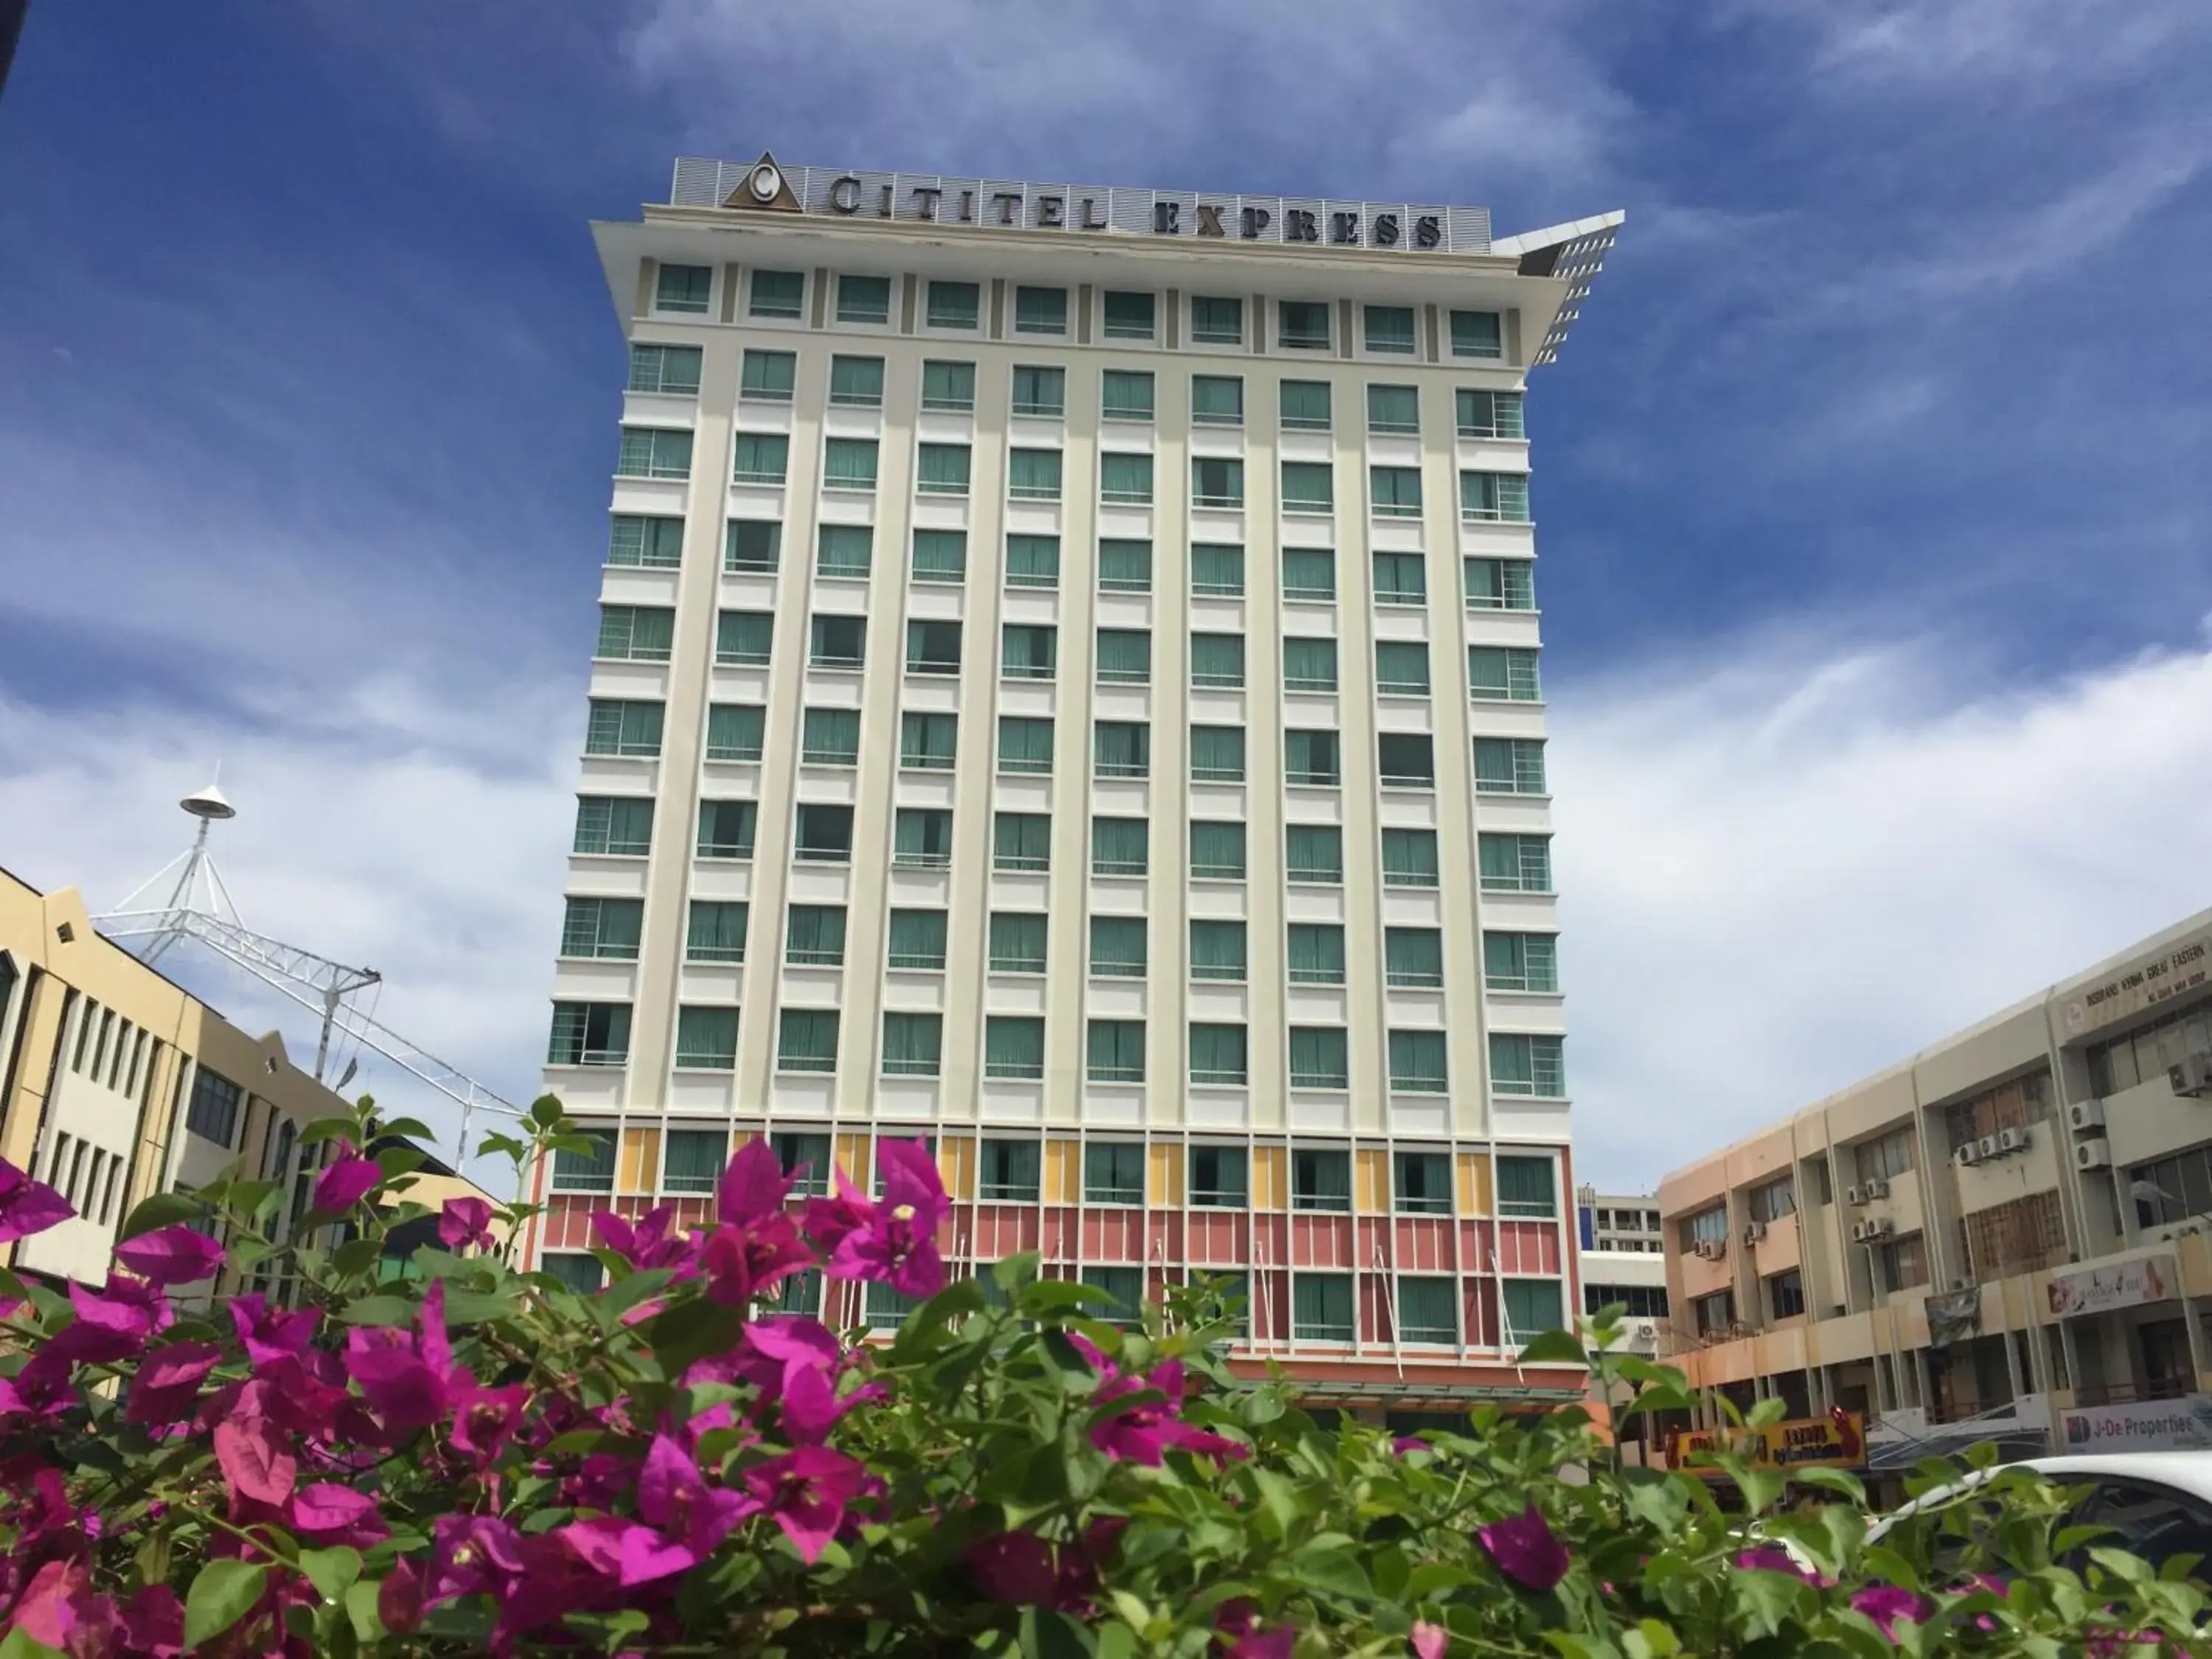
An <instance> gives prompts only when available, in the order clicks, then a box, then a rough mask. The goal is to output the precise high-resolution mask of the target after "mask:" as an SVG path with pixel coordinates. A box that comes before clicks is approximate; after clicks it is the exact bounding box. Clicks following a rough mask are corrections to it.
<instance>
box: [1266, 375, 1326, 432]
mask: <svg viewBox="0 0 2212 1659" xmlns="http://www.w3.org/2000/svg"><path fill="white" fill-rule="evenodd" d="M1279 397H1280V401H1279V404H1278V410H1279V414H1280V416H1281V419H1282V423H1283V428H1284V430H1285V431H1289V432H1326V431H1328V427H1329V418H1328V381H1327V380H1285V381H1284V382H1283V384H1282V390H1281V392H1280V394H1279Z"/></svg>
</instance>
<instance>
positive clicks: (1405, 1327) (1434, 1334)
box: [1397, 1273, 1459, 1346]
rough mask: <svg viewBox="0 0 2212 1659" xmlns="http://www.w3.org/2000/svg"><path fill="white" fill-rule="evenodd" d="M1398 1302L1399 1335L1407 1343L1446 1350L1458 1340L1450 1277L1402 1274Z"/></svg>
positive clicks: (1455, 1295)
mask: <svg viewBox="0 0 2212 1659" xmlns="http://www.w3.org/2000/svg"><path fill="white" fill-rule="evenodd" d="M1397 1298H1398V1334H1399V1335H1400V1336H1401V1337H1403V1338H1404V1339H1405V1340H1407V1341H1408V1342H1433V1343H1437V1344H1439V1345H1444V1346H1449V1345H1451V1344H1455V1343H1456V1342H1457V1341H1458V1340H1459V1300H1458V1292H1457V1291H1456V1289H1455V1286H1454V1285H1453V1282H1452V1279H1451V1278H1450V1276H1449V1274H1446V1275H1443V1276H1442V1277H1438V1276H1436V1275H1433V1274H1423V1275H1420V1276H1419V1277H1416V1276H1415V1275H1413V1274H1412V1273H1401V1274H1400V1275H1399V1277H1398V1283H1397Z"/></svg>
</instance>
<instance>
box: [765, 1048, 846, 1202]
mask: <svg viewBox="0 0 2212 1659" xmlns="http://www.w3.org/2000/svg"><path fill="white" fill-rule="evenodd" d="M832 1047H833V1048H834V1047H835V1041H834V1038H833V1040H832ZM768 1144H769V1150H770V1151H771V1152H774V1153H775V1161H776V1163H777V1164H778V1165H779V1166H780V1167H781V1170H782V1171H783V1173H784V1176H785V1177H786V1178H787V1179H788V1180H789V1181H790V1182H791V1183H792V1185H791V1190H792V1191H793V1194H797V1195H798V1196H799V1197H801V1198H820V1197H822V1196H823V1195H824V1194H827V1193H828V1192H829V1157H830V1154H829V1136H828V1135H826V1134H801V1133H793V1132H792V1131H790V1130H786V1129H779V1130H776V1131H775V1133H772V1134H770V1135H769V1138H768Z"/></svg>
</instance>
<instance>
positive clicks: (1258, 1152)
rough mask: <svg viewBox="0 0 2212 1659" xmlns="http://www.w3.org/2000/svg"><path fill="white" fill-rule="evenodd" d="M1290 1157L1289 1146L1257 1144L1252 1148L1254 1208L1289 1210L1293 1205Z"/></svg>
mask: <svg viewBox="0 0 2212 1659" xmlns="http://www.w3.org/2000/svg"><path fill="white" fill-rule="evenodd" d="M1290 1158H1291V1152H1290V1148H1289V1147H1287V1146H1255V1147H1254V1148H1253V1149H1252V1207H1253V1208H1254V1209H1255V1210H1287V1209H1289V1208H1290V1207H1291V1200H1290V1179H1289V1173H1290Z"/></svg>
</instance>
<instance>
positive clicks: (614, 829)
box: [569, 795, 653, 858]
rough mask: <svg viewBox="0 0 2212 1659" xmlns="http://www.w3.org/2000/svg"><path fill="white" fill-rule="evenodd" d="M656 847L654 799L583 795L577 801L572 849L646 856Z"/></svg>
mask: <svg viewBox="0 0 2212 1659" xmlns="http://www.w3.org/2000/svg"><path fill="white" fill-rule="evenodd" d="M652 848H653V802H652V801H651V800H650V799H644V798H641V797H638V796H634V795H632V796H624V795H583V796H580V797H578V798H577V801H576V838H575V841H574V842H573V843H572V844H571V846H570V848H569V850H570V851H571V852H574V853H583V854H606V855H611V856H614V857H617V858H642V857H644V856H645V854H647V853H648V852H650V851H652Z"/></svg>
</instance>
